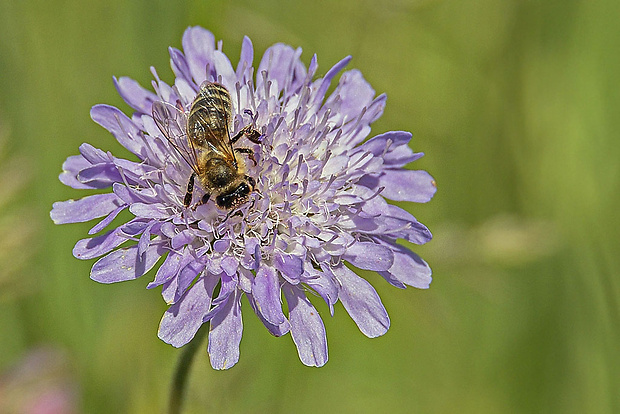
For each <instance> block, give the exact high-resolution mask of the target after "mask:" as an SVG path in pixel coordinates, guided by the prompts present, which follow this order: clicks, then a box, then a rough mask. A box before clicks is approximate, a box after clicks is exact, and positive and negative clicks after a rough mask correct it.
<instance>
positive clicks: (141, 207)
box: [51, 27, 436, 369]
mask: <svg viewBox="0 0 620 414" xmlns="http://www.w3.org/2000/svg"><path fill="white" fill-rule="evenodd" d="M221 46H222V45H221V43H217V44H216V43H215V38H214V36H213V34H211V33H210V32H208V31H207V30H205V29H203V28H200V27H191V28H188V29H187V30H186V32H185V34H184V35H183V52H181V51H179V50H177V49H174V48H171V49H170V61H171V66H172V70H173V71H174V74H175V77H176V78H175V81H174V85H168V84H166V83H164V82H163V81H161V80H160V78H159V76H158V75H157V73H156V72H155V70H154V69H153V70H152V72H153V75H154V77H155V81H153V88H154V90H155V93H153V92H150V91H148V90H146V89H143V88H142V87H141V86H139V85H138V84H137V83H136V82H135V81H133V80H131V79H128V78H120V79H115V80H114V82H115V85H116V88H117V89H118V91H119V93H120V95H121V96H122V97H123V99H124V100H125V102H127V103H128V104H129V106H131V107H132V108H133V110H134V113H133V114H132V115H131V117H128V116H126V115H125V114H124V113H123V112H121V111H120V110H119V109H117V108H114V107H112V106H108V105H96V106H95V107H93V109H92V110H91V116H92V118H93V120H94V121H95V122H97V123H98V124H100V125H101V126H103V127H104V128H106V129H107V130H108V131H110V132H111V133H112V135H114V136H115V137H116V139H117V140H118V141H119V142H120V143H121V144H122V145H123V146H124V147H125V148H127V149H128V150H129V151H131V152H132V153H133V154H134V155H135V156H136V157H137V159H138V160H137V161H129V160H126V159H122V158H116V157H114V156H113V155H112V154H110V153H109V152H105V151H102V150H100V149H97V148H94V147H93V146H92V145H90V144H82V145H81V146H80V155H76V156H71V157H69V158H68V159H67V161H66V162H65V163H64V165H63V172H62V173H61V174H60V181H62V182H63V183H64V184H66V185H68V186H71V187H73V188H78V189H103V188H109V187H111V188H112V192H110V193H103V194H96V195H91V196H87V197H84V198H82V199H79V200H68V201H64V202H57V203H55V204H54V207H53V209H52V212H51V217H52V219H53V220H54V222H55V223H57V224H64V223H76V222H85V221H90V220H93V219H96V218H102V219H101V220H100V221H99V222H98V223H97V224H95V226H94V227H93V228H92V229H91V230H90V231H89V234H90V235H91V236H93V237H90V238H87V239H83V240H80V241H79V242H78V243H77V244H76V245H75V248H74V249H73V254H74V256H75V257H77V258H79V259H85V260H86V259H93V258H97V257H101V258H100V259H99V260H98V261H97V262H96V263H95V264H94V265H93V268H92V270H91V278H92V279H93V280H95V281H98V282H101V283H114V282H121V281H125V280H130V279H136V278H138V277H140V276H142V275H144V274H145V273H147V272H148V271H149V270H151V269H152V268H153V267H155V265H156V264H157V263H158V262H159V263H160V265H159V268H158V269H157V272H156V273H155V277H154V280H153V281H152V282H151V283H149V285H148V288H154V287H157V286H161V287H162V295H163V297H164V299H165V301H166V302H167V303H168V304H170V307H169V308H168V310H167V311H166V313H165V314H164V316H163V318H162V320H161V323H160V327H159V337H160V338H161V339H162V340H163V341H165V342H167V343H169V344H172V345H173V346H175V347H181V346H183V345H185V344H187V343H188V342H189V341H190V340H191V339H192V338H193V337H194V335H195V333H196V331H197V330H198V329H199V328H200V326H201V325H202V324H203V323H205V322H207V321H210V324H211V326H210V332H209V345H208V352H209V356H210V359H211V365H212V366H213V367H214V368H216V369H226V368H230V367H231V366H233V365H234V364H235V363H237V361H238V359H239V343H240V341H241V335H242V330H243V325H242V320H241V298H242V296H243V295H245V296H246V297H247V299H248V301H249V303H250V306H251V307H252V309H253V310H254V312H255V313H256V315H257V316H258V317H259V318H260V320H261V321H262V322H263V324H264V325H265V327H266V328H267V329H268V330H269V332H271V333H272V334H273V335H275V336H281V335H284V334H286V333H287V332H289V331H290V332H291V336H292V338H293V341H294V342H295V345H296V346H297V350H298V352H299V357H300V359H301V361H302V362H303V363H304V364H305V365H309V366H322V365H323V364H325V363H326V362H327V338H326V335H325V328H324V326H323V321H322V320H321V317H320V316H319V314H318V312H317V310H316V309H315V308H314V306H313V305H312V303H311V302H310V300H308V297H307V294H308V293H310V294H312V293H316V294H318V295H319V296H320V297H321V298H323V300H325V302H326V303H327V305H328V307H329V309H330V313H331V314H332V315H333V312H334V304H335V303H336V302H337V301H338V300H340V301H341V302H342V304H343V306H344V308H345V309H346V310H347V312H348V313H349V315H350V316H351V317H352V318H353V320H354V321H355V323H356V324H357V326H358V327H359V329H360V330H361V331H362V333H363V334H365V335H366V336H368V337H376V336H380V335H383V334H384V333H385V332H386V331H387V330H388V328H389V326H390V319H389V317H388V314H387V312H386V310H385V308H384V306H383V304H382V303H381V300H380V298H379V296H378V295H377V292H376V291H375V290H374V288H373V287H372V286H371V285H370V283H368V282H367V281H366V280H365V279H363V278H361V277H359V276H358V275H357V274H356V273H355V272H354V271H353V270H351V266H354V267H357V268H360V269H367V270H373V271H376V272H378V273H379V274H380V275H381V276H383V277H384V278H385V280H386V281H387V282H388V283H390V284H392V285H394V286H396V287H398V288H405V286H406V285H409V286H414V287H417V288H427V287H428V286H429V283H430V282H431V270H430V268H429V267H428V265H427V264H426V263H425V262H424V261H423V260H422V259H420V257H418V256H417V255H416V254H415V253H413V252H411V251H409V250H408V249H407V248H405V247H403V246H402V245H400V244H397V242H396V241H397V240H398V239H404V240H407V241H409V242H412V243H416V244H423V243H426V242H427V241H429V240H430V239H431V233H430V232H429V230H428V229H427V228H426V227H425V226H424V225H423V224H421V223H420V222H418V221H417V220H416V218H415V217H413V216H412V215H411V214H409V213H408V212H406V211H405V210H403V209H401V208H399V207H396V206H394V205H392V204H389V203H388V202H386V199H390V200H396V201H413V202H417V203H424V202H427V201H429V200H430V199H431V198H432V197H433V195H434V193H435V191H436V188H435V183H434V181H433V179H432V177H431V176H430V175H429V174H428V173H426V172H425V171H420V170H410V169H403V166H405V165H406V164H408V163H410V162H412V161H415V160H417V159H418V158H420V157H421V156H422V155H423V154H422V153H413V152H412V151H411V150H410V148H409V147H408V143H409V140H410V139H411V134H410V133H409V132H402V131H391V132H387V133H384V134H380V135H376V136H374V137H372V138H370V139H366V138H367V137H368V135H369V134H370V124H371V123H372V122H374V121H375V120H376V119H378V118H379V117H380V116H381V114H382V112H383V108H384V106H385V101H386V97H385V95H379V96H377V97H375V91H374V90H373V89H372V88H371V87H370V85H369V84H368V83H367V82H366V80H364V78H363V77H362V74H361V73H360V72H359V71H358V70H350V71H347V72H344V73H343V74H342V75H341V77H340V80H339V82H338V85H337V86H336V87H335V89H334V91H333V92H332V93H331V94H330V95H329V96H326V92H327V90H328V88H329V86H330V83H331V81H332V79H333V78H334V77H335V76H336V74H338V73H339V72H340V71H341V70H342V69H343V68H344V67H345V66H346V65H347V63H348V62H349V60H350V58H349V57H347V58H345V59H343V60H341V61H340V62H338V63H337V64H336V65H334V67H332V68H331V69H330V70H329V71H327V73H326V74H325V76H324V77H322V78H321V77H315V74H316V71H317V68H318V65H317V59H316V56H314V57H313V58H312V60H311V62H310V65H309V67H308V68H306V67H305V65H304V64H303V63H302V62H301V61H300V55H301V49H293V48H292V47H290V46H287V45H284V44H276V45H274V46H272V47H270V48H269V49H268V50H267V51H266V52H265V54H264V55H263V57H262V58H261V60H260V62H259V64H258V67H257V68H256V69H254V67H253V54H254V52H253V48H252V43H251V42H250V39H248V38H247V37H246V38H244V40H243V45H242V48H241V57H240V60H239V63H238V65H237V68H236V69H235V68H233V66H232V65H231V63H230V61H229V60H228V58H227V57H226V55H225V54H224V53H223V52H222V50H221ZM205 80H207V81H213V82H219V83H220V84H222V85H224V86H225V87H226V88H227V89H228V91H229V92H230V96H231V101H232V115H233V120H232V123H231V125H232V126H231V131H230V132H231V135H232V134H235V133H237V132H238V131H239V130H241V129H242V128H244V127H246V126H248V125H252V126H254V127H255V128H256V129H257V130H258V131H259V132H260V133H261V134H262V136H261V142H260V144H255V143H252V142H250V141H249V140H247V139H242V140H241V141H240V142H242V141H247V142H245V143H244V145H245V146H246V147H249V148H251V149H252V150H253V152H254V158H255V160H256V165H254V163H252V162H248V163H247V174H248V176H250V177H253V178H255V180H256V188H255V191H253V192H252V193H251V194H250V197H249V200H248V201H247V202H246V203H243V204H242V205H241V206H240V207H238V208H237V209H235V210H232V211H225V210H222V209H219V208H218V207H217V206H216V205H215V204H214V201H213V199H211V200H210V201H208V202H207V203H205V204H200V203H197V202H195V200H200V197H201V196H202V195H203V194H204V193H205V189H203V188H200V185H199V184H198V181H197V185H196V188H195V190H194V193H195V194H194V198H193V200H194V202H193V204H192V206H191V207H189V208H188V207H185V206H184V204H183V200H184V196H185V193H186V188H187V183H188V180H189V177H190V176H191V174H192V170H191V167H190V165H189V164H188V163H187V162H186V161H184V159H183V158H182V157H181V155H180V154H179V152H177V151H175V150H174V149H173V148H172V146H171V145H170V144H169V142H168V141H167V140H166V139H165V137H164V136H163V134H162V133H161V132H160V130H159V128H158V126H157V124H156V123H155V121H154V120H153V116H152V106H153V103H154V102H156V101H164V102H166V103H169V104H171V105H173V106H177V107H181V106H182V107H183V109H184V110H186V111H187V110H188V109H189V107H190V106H191V104H192V102H193V101H194V98H195V96H196V94H197V92H198V90H199V87H200V85H201V84H202V83H203V82H204V81H205ZM178 145H179V146H182V145H187V143H178ZM125 209H128V210H129V212H130V213H131V214H132V215H133V216H134V217H133V218H132V219H131V220H130V221H128V222H127V223H125V224H122V225H120V226H119V227H117V228H115V229H112V230H108V231H106V232H105V233H103V234H99V235H98V233H100V232H103V231H104V230H105V229H106V228H107V227H108V226H109V224H110V223H111V222H112V221H113V220H114V218H115V217H117V215H118V214H119V213H120V212H121V211H123V210H125ZM346 263H348V264H349V265H351V266H347V265H346ZM283 296H284V298H285V300H286V304H287V309H288V311H287V313H286V314H285V312H284V311H283V309H282V297H283Z"/></svg>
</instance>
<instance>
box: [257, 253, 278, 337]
mask: <svg viewBox="0 0 620 414" xmlns="http://www.w3.org/2000/svg"><path fill="white" fill-rule="evenodd" d="M252 295H253V296H254V299H255V300H256V305H257V309H258V311H259V313H260V314H261V315H262V316H263V317H264V318H265V319H266V320H267V322H269V323H271V324H273V325H280V324H282V323H283V322H284V321H285V320H286V317H285V316H284V312H282V302H281V298H280V281H279V279H278V274H277V272H276V270H275V269H274V268H273V267H270V266H267V265H264V264H263V265H261V266H260V268H259V269H258V272H256V277H255V278H254V281H253V282H252Z"/></svg>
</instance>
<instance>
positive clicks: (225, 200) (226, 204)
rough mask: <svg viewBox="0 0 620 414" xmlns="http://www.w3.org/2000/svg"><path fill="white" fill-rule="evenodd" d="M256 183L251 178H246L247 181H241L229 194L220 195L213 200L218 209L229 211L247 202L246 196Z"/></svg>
mask: <svg viewBox="0 0 620 414" xmlns="http://www.w3.org/2000/svg"><path fill="white" fill-rule="evenodd" d="M255 184H256V182H255V181H254V179H253V178H252V177H247V181H241V182H240V183H239V185H238V186H237V187H235V188H234V189H233V190H232V191H231V192H228V193H223V194H220V195H219V196H217V197H216V198H215V203H216V204H217V206H218V207H220V208H222V209H224V210H230V209H232V208H235V207H237V206H240V205H241V204H243V203H245V202H246V201H248V196H249V195H250V193H251V192H252V191H253V190H254V185H255Z"/></svg>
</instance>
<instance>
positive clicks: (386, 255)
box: [342, 242, 394, 271]
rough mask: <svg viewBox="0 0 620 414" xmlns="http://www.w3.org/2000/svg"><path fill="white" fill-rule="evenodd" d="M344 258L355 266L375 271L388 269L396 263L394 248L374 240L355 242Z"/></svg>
mask: <svg viewBox="0 0 620 414" xmlns="http://www.w3.org/2000/svg"><path fill="white" fill-rule="evenodd" d="M342 258H343V259H344V260H346V261H347V262H349V263H351V264H352V265H353V266H355V267H359V268H360V269H366V270H374V271H382V270H388V269H389V268H390V267H392V264H393V263H394V254H393V252H392V250H390V249H389V248H387V247H386V246H383V245H381V244H377V243H372V242H355V243H354V244H353V245H351V246H349V247H348V248H347V250H346V252H345V254H343V255H342Z"/></svg>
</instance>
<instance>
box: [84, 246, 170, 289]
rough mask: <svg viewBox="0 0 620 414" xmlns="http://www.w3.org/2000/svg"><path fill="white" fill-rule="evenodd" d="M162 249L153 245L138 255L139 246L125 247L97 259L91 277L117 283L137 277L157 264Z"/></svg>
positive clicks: (99, 280)
mask: <svg viewBox="0 0 620 414" xmlns="http://www.w3.org/2000/svg"><path fill="white" fill-rule="evenodd" d="M161 254H162V251H161V250H160V247H159V246H157V245H151V246H149V248H148V249H147V250H146V252H145V253H144V254H143V255H138V246H135V245H134V246H130V247H123V248H120V249H118V250H115V251H113V252H112V253H110V254H108V255H107V256H104V257H102V258H101V259H99V260H97V262H95V264H94V265H93V268H92V270H91V272H90V278H91V279H93V280H94V281H96V282H99V283H115V282H123V281H125V280H133V279H137V278H139V277H140V276H142V275H143V274H145V273H146V272H148V271H149V270H151V269H152V268H153V266H155V263H157V261H158V260H159V258H160V257H161Z"/></svg>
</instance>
